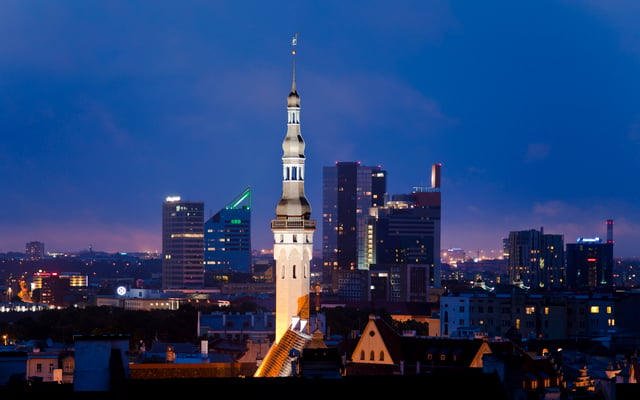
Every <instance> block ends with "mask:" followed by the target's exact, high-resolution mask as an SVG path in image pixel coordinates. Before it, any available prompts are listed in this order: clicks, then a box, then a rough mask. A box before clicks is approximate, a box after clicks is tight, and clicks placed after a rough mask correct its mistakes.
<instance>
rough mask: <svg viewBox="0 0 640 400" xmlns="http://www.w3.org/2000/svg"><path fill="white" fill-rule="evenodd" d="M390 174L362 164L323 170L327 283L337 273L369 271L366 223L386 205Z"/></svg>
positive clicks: (344, 164) (356, 163)
mask: <svg viewBox="0 0 640 400" xmlns="http://www.w3.org/2000/svg"><path fill="white" fill-rule="evenodd" d="M386 179H387V177H386V171H384V170H382V169H381V167H379V166H376V167H371V166H364V165H361V164H360V163H359V162H337V163H336V165H335V166H328V167H324V168H323V186H322V196H323V199H322V256H323V274H324V279H323V280H324V282H326V283H329V282H332V281H333V280H335V279H333V278H332V276H333V271H339V270H343V271H348V270H356V269H366V265H367V264H366V258H365V256H366V252H365V248H366V235H367V229H366V219H367V216H368V215H369V209H370V208H371V207H380V206H383V205H384V202H385V196H386V189H387V180H386Z"/></svg>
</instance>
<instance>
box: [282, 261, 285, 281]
mask: <svg viewBox="0 0 640 400" xmlns="http://www.w3.org/2000/svg"><path fill="white" fill-rule="evenodd" d="M284 275H285V267H284V264H282V279H284Z"/></svg>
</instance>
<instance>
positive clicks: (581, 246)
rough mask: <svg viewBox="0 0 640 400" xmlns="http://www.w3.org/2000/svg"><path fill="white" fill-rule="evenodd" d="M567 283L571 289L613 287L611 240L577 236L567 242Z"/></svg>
mask: <svg viewBox="0 0 640 400" xmlns="http://www.w3.org/2000/svg"><path fill="white" fill-rule="evenodd" d="M567 283H568V286H569V288H570V289H573V290H591V289H610V288H612V287H613V240H611V241H607V242H606V243H605V242H603V241H602V240H601V239H600V238H599V237H596V238H578V240H577V242H576V243H567Z"/></svg>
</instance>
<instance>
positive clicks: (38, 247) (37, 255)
mask: <svg viewBox="0 0 640 400" xmlns="http://www.w3.org/2000/svg"><path fill="white" fill-rule="evenodd" d="M24 255H25V258H26V259H27V261H38V260H42V259H43V258H44V243H43V242H28V243H27V244H26V246H25V254H24Z"/></svg>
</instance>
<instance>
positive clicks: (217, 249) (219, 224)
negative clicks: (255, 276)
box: [204, 188, 252, 273]
mask: <svg viewBox="0 0 640 400" xmlns="http://www.w3.org/2000/svg"><path fill="white" fill-rule="evenodd" d="M204 241H205V250H204V263H205V270H206V271H216V270H231V271H234V272H244V273H250V272H252V271H251V188H246V189H245V190H244V191H243V192H242V193H240V194H239V195H238V196H236V197H235V198H234V199H233V200H232V201H231V202H229V203H228V204H227V205H226V206H225V207H224V208H222V209H221V210H219V211H218V212H217V213H215V214H214V215H213V216H211V218H209V219H208V220H207V221H206V222H205V223H204Z"/></svg>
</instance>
